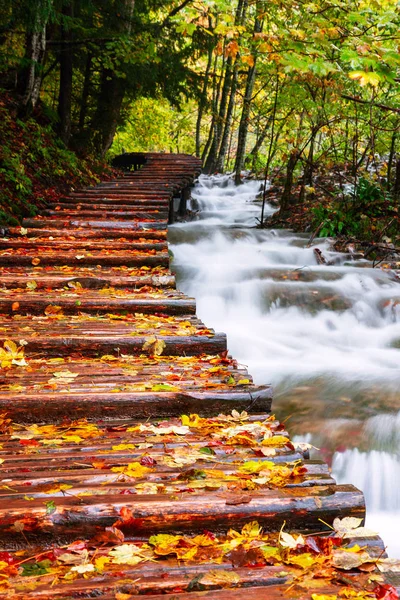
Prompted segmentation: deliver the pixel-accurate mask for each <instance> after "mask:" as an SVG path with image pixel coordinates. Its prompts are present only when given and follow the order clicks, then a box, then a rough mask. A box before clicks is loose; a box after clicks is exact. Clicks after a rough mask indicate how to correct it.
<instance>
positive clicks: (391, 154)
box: [386, 128, 397, 190]
mask: <svg viewBox="0 0 400 600" xmlns="http://www.w3.org/2000/svg"><path fill="white" fill-rule="evenodd" d="M396 138H397V128H396V129H395V130H394V131H393V134H392V140H391V142H390V152H389V160H388V167H387V184H386V187H387V189H388V190H390V189H391V179H392V169H393V160H394V156H395V149H396Z"/></svg>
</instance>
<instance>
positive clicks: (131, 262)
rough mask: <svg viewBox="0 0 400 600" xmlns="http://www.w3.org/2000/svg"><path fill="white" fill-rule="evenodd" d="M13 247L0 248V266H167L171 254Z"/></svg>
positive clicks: (151, 251)
mask: <svg viewBox="0 0 400 600" xmlns="http://www.w3.org/2000/svg"><path fill="white" fill-rule="evenodd" d="M19 250H20V249H19V248H12V249H6V250H0V266H9V265H18V266H20V265H21V266H22V265H26V266H31V265H34V266H38V265H39V264H40V265H42V266H48V265H99V264H100V265H103V266H127V267H137V266H142V265H147V266H152V267H156V266H168V264H169V255H168V253H167V252H163V251H156V250H155V251H154V250H147V251H140V250H127V251H125V252H122V251H120V250H112V249H111V250H103V251H100V250H97V251H96V250H95V251H94V252H91V251H90V252H89V251H88V250H79V249H78V250H64V251H63V252H62V254H58V253H56V252H52V251H50V250H46V249H44V250H43V251H42V250H39V249H35V248H27V249H26V250H24V249H23V248H21V252H19Z"/></svg>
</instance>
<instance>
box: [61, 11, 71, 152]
mask: <svg viewBox="0 0 400 600" xmlns="http://www.w3.org/2000/svg"><path fill="white" fill-rule="evenodd" d="M62 13H63V15H64V16H66V17H69V18H72V17H73V16H74V5H73V2H72V0H71V2H68V3H65V4H64V5H63V8H62ZM72 38H73V35H72V32H71V29H70V25H68V22H65V21H64V22H62V23H61V40H62V41H63V42H64V43H63V44H62V46H61V51H60V90H59V95H58V117H59V119H60V122H59V133H60V137H61V139H62V141H63V142H64V144H65V145H68V142H69V139H70V137H71V106H72V74H73V50H72V44H71V42H72Z"/></svg>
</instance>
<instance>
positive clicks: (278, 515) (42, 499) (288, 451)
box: [0, 154, 396, 600]
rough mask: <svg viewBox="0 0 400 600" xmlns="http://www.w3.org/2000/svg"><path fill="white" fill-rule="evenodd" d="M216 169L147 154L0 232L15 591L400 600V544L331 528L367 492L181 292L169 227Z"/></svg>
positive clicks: (10, 568) (2, 403) (9, 570)
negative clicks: (300, 427)
mask: <svg viewBox="0 0 400 600" xmlns="http://www.w3.org/2000/svg"><path fill="white" fill-rule="evenodd" d="M139 158H140V157H139ZM139 162H140V161H139ZM142 162H144V161H142ZM138 166H139V165H138ZM200 169H201V166H200V162H199V161H198V160H197V159H195V158H192V157H189V156H186V155H168V154H149V155H146V162H145V164H144V165H141V168H139V169H138V170H136V171H135V172H129V173H128V174H126V175H124V176H121V177H120V178H119V179H116V180H114V181H112V182H109V183H102V184H99V185H98V186H96V187H95V188H91V189H84V190H76V191H75V192H73V193H71V194H70V195H69V196H68V197H66V198H64V199H62V200H61V201H60V202H58V203H57V204H56V205H53V206H50V207H49V208H48V209H46V210H44V211H43V213H42V215H41V216H40V217H36V218H33V219H26V220H25V221H24V223H23V225H22V227H21V228H20V227H18V228H13V229H11V230H10V231H9V233H8V237H7V238H4V239H0V284H1V286H0V289H1V291H0V307H1V310H0V347H2V348H3V349H2V350H1V352H0V359H1V363H2V364H1V366H2V370H1V379H0V386H1V387H0V413H2V414H1V415H0V432H1V440H0V441H1V446H0V463H1V467H0V468H1V480H0V481H1V486H0V549H1V551H0V595H1V597H5V598H13V599H21V600H22V599H25V598H32V597H37V598H41V599H46V598H58V599H60V600H61V599H72V598H101V599H103V600H108V599H111V598H112V599H114V598H115V599H116V600H128V599H129V598H133V597H136V596H137V595H143V594H144V595H146V597H147V598H152V599H154V600H156V599H161V598H169V599H170V600H172V599H174V600H178V599H179V600H186V599H190V600H196V598H210V599H211V598H216V599H217V600H218V599H219V600H225V598H229V600H232V599H233V598H238V599H239V598H243V595H244V594H246V596H247V597H248V598H249V599H250V598H251V599H254V600H261V599H265V598H271V599H275V598H288V597H289V598H299V599H306V598H307V599H308V598H311V594H312V593H316V594H330V596H327V597H328V598H329V599H330V598H332V599H333V598H336V594H338V593H341V594H344V593H345V592H343V590H345V591H346V590H349V589H350V588H351V590H352V593H353V592H354V590H356V591H357V593H359V592H360V594H359V595H358V596H354V595H353V596H349V595H347V596H344V595H343V597H357V598H385V597H386V596H384V595H379V594H382V593H383V592H382V590H383V591H385V588H384V585H386V584H385V583H384V581H383V580H382V581H380V580H379V579H376V578H375V579H374V578H372V580H370V578H371V571H376V564H375V561H376V560H377V558H378V557H380V558H381V557H382V556H383V544H382V542H381V540H380V539H379V538H378V537H377V536H372V535H370V534H368V532H363V531H362V530H357V525H358V522H357V521H354V522H352V523H351V524H350V522H348V521H347V522H342V525H340V522H338V521H335V525H334V529H336V532H333V533H332V531H333V530H332V526H333V523H334V520H335V519H338V518H339V519H342V518H344V517H354V518H356V519H357V518H359V519H363V518H364V515H365V507H364V498H363V495H362V493H361V492H360V491H359V490H357V489H355V488H354V487H353V486H351V485H340V486H339V485H336V484H335V482H334V480H333V479H332V477H331V475H330V473H329V471H328V468H327V466H326V465H325V464H323V463H321V462H319V461H311V460H309V459H308V458H307V450H306V449H304V448H301V447H296V446H295V445H294V444H293V443H292V442H291V441H290V439H289V437H288V435H287V433H286V432H285V428H284V426H283V425H281V424H280V423H279V422H278V421H276V420H275V419H274V418H273V417H271V416H270V408H271V396H272V394H271V389H270V388H269V387H268V386H262V387H260V386H255V385H253V384H252V381H251V377H250V375H249V374H248V373H247V371H246V369H245V368H244V367H241V366H240V365H237V363H236V361H235V360H234V359H233V358H231V357H230V356H229V354H228V350H227V341H226V337H225V335H224V334H222V333H216V332H214V331H213V330H211V329H209V328H207V327H206V325H204V324H203V323H202V322H201V321H200V320H199V319H198V318H197V317H196V307H195V301H194V300H193V299H192V298H188V297H187V296H185V295H184V294H182V293H181V292H179V291H177V290H176V288H175V279H174V276H173V274H172V273H171V272H170V270H169V256H168V247H167V224H168V221H171V220H173V217H174V213H175V212H181V213H182V212H184V210H185V202H186V199H187V189H188V186H190V185H191V184H192V183H193V181H194V179H195V177H196V176H197V175H198V174H199V173H200ZM182 415H184V416H183V417H182ZM343 523H344V524H343ZM351 531H353V533H351ZM294 532H295V533H294ZM291 534H293V535H291ZM303 535H304V536H306V537H302V536H303ZM298 536H300V537H298ZM357 536H361V537H357ZM355 544H358V545H359V546H360V548H359V549H357V547H356V548H354V546H355ZM349 547H352V550H351V551H349ZM343 557H344V558H343ZM349 557H350V558H349ZM346 560H347V563H346V564H349V562H348V561H349V560H350V561H351V560H352V561H353V563H352V566H353V567H354V568H353V569H352V570H350V571H347V570H346V569H345V568H344V567H343V565H344V564H345V561H346ZM359 567H360V568H361V570H360V568H359ZM346 568H347V567H346ZM244 587H245V588H246V590H245V591H244V590H243V588H244ZM226 588H230V589H226ZM388 589H389V590H390V588H388ZM363 590H364V592H363V593H364V594H365V595H364V596H363V595H361V591H363ZM366 590H367V591H368V592H367V591H366ZM373 590H375V591H373ZM346 593H347V592H346ZM348 593H349V594H350V592H348ZM354 593H356V592H354ZM391 593H392V594H394V593H395V592H394V591H393V590H391ZM322 597H323V598H325V596H322ZM340 597H341V596H340ZM395 597H396V596H394V595H393V596H390V600H393V598H395ZM316 598H317V597H316ZM387 598H389V596H387ZM317 600H318V598H317Z"/></svg>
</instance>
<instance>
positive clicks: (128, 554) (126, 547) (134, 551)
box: [108, 544, 148, 566]
mask: <svg viewBox="0 0 400 600" xmlns="http://www.w3.org/2000/svg"><path fill="white" fill-rule="evenodd" d="M108 556H109V557H110V561H111V562H112V563H113V564H115V565H132V566H134V565H137V564H138V563H140V562H143V561H145V560H148V558H146V557H145V556H144V555H143V553H142V548H140V547H139V546H136V545H135V544H123V545H122V546H117V547H116V548H113V549H112V550H110V552H109V553H108Z"/></svg>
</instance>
